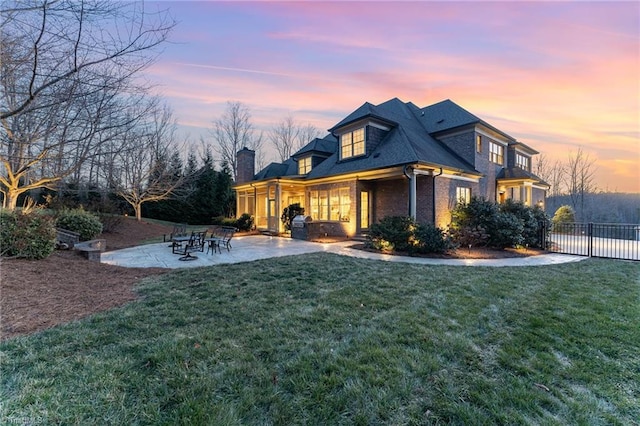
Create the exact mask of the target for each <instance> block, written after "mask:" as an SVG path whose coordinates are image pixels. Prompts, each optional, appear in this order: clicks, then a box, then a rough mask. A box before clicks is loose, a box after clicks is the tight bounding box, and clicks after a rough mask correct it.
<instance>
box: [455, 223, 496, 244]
mask: <svg viewBox="0 0 640 426" xmlns="http://www.w3.org/2000/svg"><path fill="white" fill-rule="evenodd" d="M449 237H450V238H451V241H452V243H453V244H454V245H457V246H461V247H484V246H486V245H487V243H488V242H489V234H487V231H485V229H484V228H483V227H482V226H470V225H466V226H460V227H456V228H450V229H449Z"/></svg>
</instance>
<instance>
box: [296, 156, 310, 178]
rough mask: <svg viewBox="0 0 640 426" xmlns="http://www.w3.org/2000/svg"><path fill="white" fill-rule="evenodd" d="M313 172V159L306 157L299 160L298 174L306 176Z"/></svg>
mask: <svg viewBox="0 0 640 426" xmlns="http://www.w3.org/2000/svg"><path fill="white" fill-rule="evenodd" d="M310 171H311V157H305V158H301V159H299V160H298V174H299V175H306V174H307V173H309V172H310Z"/></svg>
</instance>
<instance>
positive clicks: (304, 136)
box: [295, 123, 322, 151]
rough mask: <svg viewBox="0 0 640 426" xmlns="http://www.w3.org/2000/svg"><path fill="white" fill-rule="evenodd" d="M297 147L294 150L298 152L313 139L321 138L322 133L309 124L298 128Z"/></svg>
mask: <svg viewBox="0 0 640 426" xmlns="http://www.w3.org/2000/svg"><path fill="white" fill-rule="evenodd" d="M298 129H299V131H298V145H297V146H296V147H295V150H296V151H297V150H299V149H300V148H302V147H303V146H305V145H306V144H308V143H309V142H311V141H312V140H314V139H315V138H319V137H321V136H322V131H321V130H320V129H318V128H317V127H316V126H314V125H313V124H311V123H307V124H304V125H299V126H298Z"/></svg>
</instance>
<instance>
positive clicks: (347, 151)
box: [340, 128, 364, 159]
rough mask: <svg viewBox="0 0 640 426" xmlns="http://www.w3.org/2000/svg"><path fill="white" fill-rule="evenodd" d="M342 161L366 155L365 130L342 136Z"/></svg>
mask: <svg viewBox="0 0 640 426" xmlns="http://www.w3.org/2000/svg"><path fill="white" fill-rule="evenodd" d="M340 154H341V157H340V159H345V158H350V157H356V156H358V155H363V154H364V128H362V129H358V130H354V131H353V132H349V133H345V134H344V135H342V136H340Z"/></svg>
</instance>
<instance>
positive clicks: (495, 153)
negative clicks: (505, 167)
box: [489, 142, 504, 164]
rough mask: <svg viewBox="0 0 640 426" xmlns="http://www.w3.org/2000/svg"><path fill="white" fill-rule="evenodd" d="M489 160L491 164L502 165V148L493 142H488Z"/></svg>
mask: <svg viewBox="0 0 640 426" xmlns="http://www.w3.org/2000/svg"><path fill="white" fill-rule="evenodd" d="M489 160H490V161H491V162H492V163H496V164H504V147H503V146H502V145H498V144H497V143H495V142H489Z"/></svg>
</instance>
